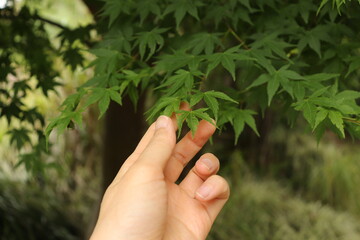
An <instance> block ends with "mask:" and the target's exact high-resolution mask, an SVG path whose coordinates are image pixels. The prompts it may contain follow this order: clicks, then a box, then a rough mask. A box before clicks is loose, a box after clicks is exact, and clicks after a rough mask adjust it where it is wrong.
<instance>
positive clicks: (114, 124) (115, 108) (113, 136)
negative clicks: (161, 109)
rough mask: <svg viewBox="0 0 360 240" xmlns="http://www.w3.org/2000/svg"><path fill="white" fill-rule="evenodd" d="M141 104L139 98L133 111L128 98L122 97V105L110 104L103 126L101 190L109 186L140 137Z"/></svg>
mask: <svg viewBox="0 0 360 240" xmlns="http://www.w3.org/2000/svg"><path fill="white" fill-rule="evenodd" d="M142 106H143V103H142V101H141V100H140V101H139V104H138V110H137V112H136V113H135V112H134V106H133V104H132V103H131V101H130V100H129V98H125V99H124V102H123V105H122V106H119V105H118V104H117V103H114V102H112V103H111V104H110V107H109V109H108V111H107V114H106V119H105V126H104V147H103V151H104V157H103V164H102V172H103V186H102V187H103V190H105V189H106V188H107V187H108V186H109V184H110V183H111V181H112V180H113V178H114V177H115V175H116V173H117V172H118V171H119V168H120V167H121V165H122V164H123V162H124V161H125V160H126V158H127V157H128V156H129V155H130V154H131V153H132V151H133V150H134V149H135V147H136V145H137V143H138V141H139V139H140V138H141V135H142V129H143V125H144V124H143V123H144V122H143V107H142Z"/></svg>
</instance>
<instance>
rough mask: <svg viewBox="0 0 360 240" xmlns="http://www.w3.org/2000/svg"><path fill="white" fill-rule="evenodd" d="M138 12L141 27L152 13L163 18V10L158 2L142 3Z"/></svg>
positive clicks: (153, 0) (147, 0)
mask: <svg viewBox="0 0 360 240" xmlns="http://www.w3.org/2000/svg"><path fill="white" fill-rule="evenodd" d="M137 10H138V13H139V15H140V24H141V25H142V24H143V23H144V20H145V19H146V18H147V16H148V15H149V14H150V13H153V14H155V16H161V9H160V7H159V3H158V0H146V1H142V2H141V4H138V8H137Z"/></svg>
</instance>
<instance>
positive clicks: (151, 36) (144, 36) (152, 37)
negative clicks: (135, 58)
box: [135, 28, 168, 61]
mask: <svg viewBox="0 0 360 240" xmlns="http://www.w3.org/2000/svg"><path fill="white" fill-rule="evenodd" d="M167 30H168V28H154V29H153V30H151V31H149V32H140V33H138V34H137V36H138V37H137V40H136V41H135V45H139V52H140V57H141V59H144V56H145V51H146V49H147V48H148V49H149V53H148V56H147V58H146V60H145V61H147V60H149V59H150V57H151V56H152V55H154V53H155V51H158V50H160V49H161V48H162V47H163V46H164V38H163V37H162V36H161V33H164V32H166V31H167Z"/></svg>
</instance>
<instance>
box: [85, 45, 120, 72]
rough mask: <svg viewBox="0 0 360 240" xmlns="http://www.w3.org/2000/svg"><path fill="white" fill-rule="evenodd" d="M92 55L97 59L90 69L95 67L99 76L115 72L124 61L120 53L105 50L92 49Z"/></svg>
mask: <svg viewBox="0 0 360 240" xmlns="http://www.w3.org/2000/svg"><path fill="white" fill-rule="evenodd" d="M90 53H92V54H94V55H95V56H97V59H95V60H94V61H93V62H91V63H90V65H89V66H88V67H92V66H95V71H96V72H97V73H99V74H100V73H105V74H110V73H113V72H115V71H116V69H117V67H118V64H119V62H120V60H122V59H124V57H123V56H122V54H121V53H120V52H118V51H115V50H109V49H104V48H99V49H92V50H90Z"/></svg>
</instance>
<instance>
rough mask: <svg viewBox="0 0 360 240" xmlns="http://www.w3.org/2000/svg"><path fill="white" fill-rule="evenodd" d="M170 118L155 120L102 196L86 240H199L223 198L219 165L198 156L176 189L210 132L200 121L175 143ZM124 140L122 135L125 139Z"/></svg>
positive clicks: (209, 157) (209, 156)
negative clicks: (89, 236) (193, 129)
mask: <svg viewBox="0 0 360 240" xmlns="http://www.w3.org/2000/svg"><path fill="white" fill-rule="evenodd" d="M173 122H175V120H174V119H170V118H168V117H165V116H160V117H159V118H158V120H157V121H156V122H155V123H154V124H152V125H151V126H150V127H149V129H148V131H147V132H146V133H145V135H144V137H143V138H142V139H141V141H140V143H139V145H138V146H137V148H136V149H135V151H134V152H133V153H132V154H131V155H130V157H129V158H128V159H127V160H126V162H125V163H124V164H123V166H122V167H121V169H120V171H119V172H118V174H117V176H116V177H115V179H114V181H113V182H112V183H111V185H110V186H109V187H108V189H107V190H106V192H105V195H104V198H103V201H102V203H101V208H100V215H99V218H98V221H97V224H96V226H95V229H94V232H93V234H92V236H91V240H98V239H101V240H105V239H106V240H112V239H117V240H118V239H119V240H120V239H126V240H135V239H136V240H160V239H165V240H167V239H169V240H176V239H179V240H192V239H193V240H201V239H205V238H206V236H207V235H208V233H209V231H210V228H211V226H212V224H213V222H214V220H215V218H216V216H217V215H218V213H219V212H220V210H221V209H222V207H223V205H224V204H225V202H226V201H227V199H228V197H229V186H228V184H227V182H226V181H225V180H224V178H222V177H220V176H218V175H216V173H217V171H218V170H219V160H218V159H217V158H216V157H215V156H214V155H212V154H209V153H207V154H204V155H202V156H201V157H200V159H199V160H197V162H196V164H195V166H194V167H193V169H192V170H191V171H190V172H189V173H188V175H187V176H186V177H185V178H184V180H183V181H182V182H181V183H180V184H176V183H175V182H176V180H177V179H178V177H179V176H180V174H181V172H182V170H183V169H184V166H186V164H187V163H188V162H189V161H190V160H191V159H192V158H193V157H194V156H195V154H196V153H197V152H198V151H199V150H200V149H201V148H202V147H203V145H204V144H205V143H206V142H207V140H208V139H209V138H210V136H211V135H212V134H213V133H214V131H215V127H214V126H213V125H212V124H210V123H208V122H206V121H201V122H200V124H199V127H198V130H197V132H196V133H195V136H194V137H192V134H191V133H190V132H189V133H188V134H187V135H186V136H185V137H184V138H183V139H182V140H181V141H180V142H178V143H177V144H176V136H175V132H176V127H174V124H173ZM125 137H126V136H125Z"/></svg>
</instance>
